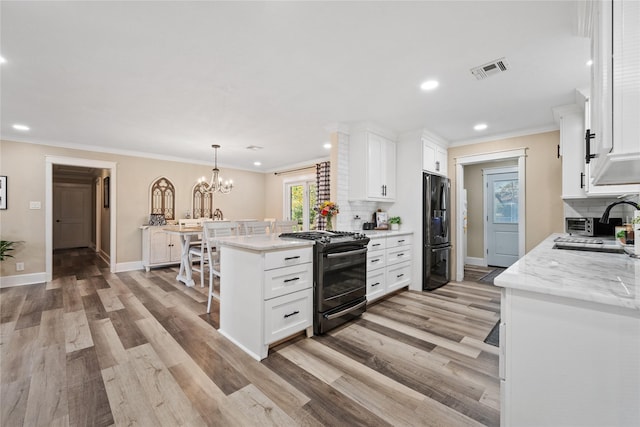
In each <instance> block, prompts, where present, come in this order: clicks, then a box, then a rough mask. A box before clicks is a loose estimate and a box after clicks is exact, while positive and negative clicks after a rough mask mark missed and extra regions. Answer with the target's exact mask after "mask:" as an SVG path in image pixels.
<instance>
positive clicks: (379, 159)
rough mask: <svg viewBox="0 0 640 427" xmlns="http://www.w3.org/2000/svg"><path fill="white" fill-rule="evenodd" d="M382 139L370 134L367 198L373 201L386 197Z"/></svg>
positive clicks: (368, 140) (368, 141) (368, 143)
mask: <svg viewBox="0 0 640 427" xmlns="http://www.w3.org/2000/svg"><path fill="white" fill-rule="evenodd" d="M383 149H384V144H383V139H382V137H380V136H378V135H376V134H369V135H368V138H367V196H368V197H370V198H373V199H381V198H383V197H384V187H383V185H384V184H383V182H382V181H383V176H382V174H383V173H384V171H383V170H382V168H383V156H384V151H383Z"/></svg>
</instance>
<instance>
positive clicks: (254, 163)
mask: <svg viewBox="0 0 640 427" xmlns="http://www.w3.org/2000/svg"><path fill="white" fill-rule="evenodd" d="M261 165H262V163H261V162H253V166H261Z"/></svg>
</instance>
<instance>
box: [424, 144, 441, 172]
mask: <svg viewBox="0 0 640 427" xmlns="http://www.w3.org/2000/svg"><path fill="white" fill-rule="evenodd" d="M422 169H423V170H425V171H427V172H431V173H436V174H439V175H444V176H446V175H447V150H446V149H445V148H443V147H441V146H439V145H438V144H436V143H434V142H431V141H429V140H427V139H423V140H422Z"/></svg>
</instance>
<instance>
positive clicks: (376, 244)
mask: <svg viewBox="0 0 640 427" xmlns="http://www.w3.org/2000/svg"><path fill="white" fill-rule="evenodd" d="M380 245H381V243H374V244H373V245H371V246H380Z"/></svg>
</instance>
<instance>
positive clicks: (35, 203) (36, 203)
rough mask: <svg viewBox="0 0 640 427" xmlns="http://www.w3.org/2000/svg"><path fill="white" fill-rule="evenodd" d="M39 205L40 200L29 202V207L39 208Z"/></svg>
mask: <svg viewBox="0 0 640 427" xmlns="http://www.w3.org/2000/svg"><path fill="white" fill-rule="evenodd" d="M41 207H42V205H41V203H40V202H29V209H40V208H41Z"/></svg>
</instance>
